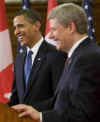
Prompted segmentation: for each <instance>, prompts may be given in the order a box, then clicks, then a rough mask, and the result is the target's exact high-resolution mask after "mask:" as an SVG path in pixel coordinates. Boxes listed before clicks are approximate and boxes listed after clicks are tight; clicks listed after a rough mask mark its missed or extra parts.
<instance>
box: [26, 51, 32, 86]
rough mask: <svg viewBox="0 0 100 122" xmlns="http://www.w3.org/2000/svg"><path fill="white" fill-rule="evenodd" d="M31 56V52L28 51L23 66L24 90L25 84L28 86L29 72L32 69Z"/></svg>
mask: <svg viewBox="0 0 100 122" xmlns="http://www.w3.org/2000/svg"><path fill="white" fill-rule="evenodd" d="M32 54H33V52H32V51H31V50H30V51H29V53H28V55H27V56H26V60H25V65H24V72H25V84H26V88H27V84H28V79H29V75H30V71H31V68H32Z"/></svg>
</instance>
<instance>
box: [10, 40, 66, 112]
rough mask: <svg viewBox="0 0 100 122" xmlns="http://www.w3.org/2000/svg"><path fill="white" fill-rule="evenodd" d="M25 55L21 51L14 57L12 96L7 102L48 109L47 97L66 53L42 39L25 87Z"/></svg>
mask: <svg viewBox="0 0 100 122" xmlns="http://www.w3.org/2000/svg"><path fill="white" fill-rule="evenodd" d="M25 57H26V53H25V52H23V51H20V53H19V54H18V55H17V57H16V60H15V65H14V69H15V70H14V82H13V87H12V96H11V99H10V101H9V103H8V104H9V105H15V104H27V105H31V106H33V107H35V108H36V109H38V110H42V111H43V110H45V109H49V106H50V107H51V105H50V104H49V99H51V98H52V96H53V95H54V91H55V89H56V86H57V83H58V81H59V78H60V75H61V73H62V70H63V67H64V64H65V59H66V54H65V53H63V52H59V51H57V50H56V49H55V47H54V46H52V45H50V44H48V43H47V42H45V41H44V42H43V43H42V45H41V46H40V48H39V51H38V54H37V56H36V58H35V60H34V63H33V66H32V70H31V73H30V76H29V82H28V88H27V89H25V79H24V62H25ZM48 105H49V106H48Z"/></svg>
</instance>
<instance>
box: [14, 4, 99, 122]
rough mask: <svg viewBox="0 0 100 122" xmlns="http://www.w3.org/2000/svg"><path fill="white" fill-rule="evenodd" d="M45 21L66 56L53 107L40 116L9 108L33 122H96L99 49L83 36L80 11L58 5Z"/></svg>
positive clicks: (22, 107)
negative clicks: (48, 23) (33, 121)
mask: <svg viewBox="0 0 100 122" xmlns="http://www.w3.org/2000/svg"><path fill="white" fill-rule="evenodd" d="M48 18H49V20H50V28H51V37H52V38H53V39H55V40H57V41H58V44H57V47H58V49H61V50H63V51H65V52H67V53H68V61H67V62H66V65H65V68H64V72H63V74H62V76H61V78H60V81H59V83H58V86H57V89H56V92H55V96H54V99H53V100H52V104H53V108H52V109H51V110H48V111H47V110H46V111H44V112H42V113H41V112H38V111H37V110H36V109H34V108H32V107H31V106H27V105H18V106H13V108H14V109H15V110H17V111H19V112H20V114H19V116H20V117H22V116H27V115H28V116H30V117H31V118H32V119H33V120H36V121H37V122H40V121H42V122H95V121H100V48H99V47H98V46H97V44H96V42H95V41H92V40H90V38H89V37H88V35H87V31H88V23H87V19H86V16H85V13H84V11H83V9H82V8H81V7H79V6H78V5H75V4H72V3H67V4H62V5H59V6H58V7H56V8H54V9H53V10H52V11H51V13H50V14H49V16H48Z"/></svg>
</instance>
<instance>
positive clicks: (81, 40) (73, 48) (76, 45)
mask: <svg viewBox="0 0 100 122" xmlns="http://www.w3.org/2000/svg"><path fill="white" fill-rule="evenodd" d="M87 37H88V36H85V37H83V38H82V39H80V40H79V41H77V42H76V43H75V44H74V45H73V46H72V48H71V49H70V50H69V52H68V58H70V57H71V56H72V54H73V52H74V51H75V49H76V48H77V47H78V46H79V45H80V43H82V42H83V41H84V40H85V39H86V38H87Z"/></svg>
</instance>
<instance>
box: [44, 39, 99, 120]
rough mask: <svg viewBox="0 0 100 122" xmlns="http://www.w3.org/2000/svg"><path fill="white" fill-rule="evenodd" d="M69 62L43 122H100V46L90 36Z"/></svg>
mask: <svg viewBox="0 0 100 122" xmlns="http://www.w3.org/2000/svg"><path fill="white" fill-rule="evenodd" d="M67 63H68V64H66V66H65V69H64V72H63V75H62V76H61V79H60V82H59V84H58V86H57V90H56V93H55V98H54V101H53V103H52V104H54V108H53V110H51V111H48V112H43V122H99V121H100V49H99V48H98V46H97V45H96V43H95V42H93V41H91V40H90V39H86V40H85V41H84V42H82V43H81V44H80V45H79V47H78V48H77V49H76V50H75V52H74V53H73V54H72V56H71V59H70V60H69V61H68V62H67Z"/></svg>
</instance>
